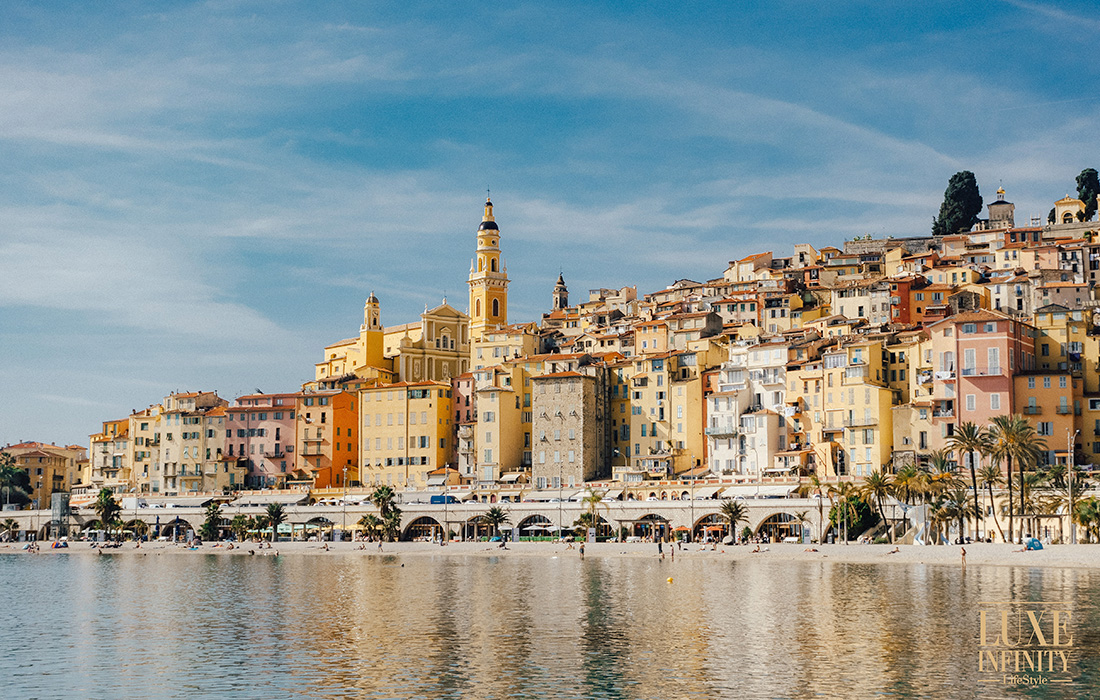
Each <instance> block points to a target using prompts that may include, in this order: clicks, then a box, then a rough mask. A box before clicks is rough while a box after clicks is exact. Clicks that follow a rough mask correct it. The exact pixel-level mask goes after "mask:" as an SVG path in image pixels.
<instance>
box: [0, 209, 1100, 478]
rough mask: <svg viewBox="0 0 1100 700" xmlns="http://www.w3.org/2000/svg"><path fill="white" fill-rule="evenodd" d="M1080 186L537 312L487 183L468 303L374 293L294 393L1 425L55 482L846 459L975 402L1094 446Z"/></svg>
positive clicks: (931, 438)
mask: <svg viewBox="0 0 1100 700" xmlns="http://www.w3.org/2000/svg"><path fill="white" fill-rule="evenodd" d="M1083 211H1084V204H1083V203H1081V202H1080V201H1079V200H1075V199H1072V198H1066V199H1064V200H1060V201H1059V202H1057V203H1056V204H1055V207H1054V217H1053V221H1051V222H1048V223H1047V224H1046V225H1041V224H1040V223H1039V222H1037V221H1031V222H1028V223H1029V225H1028V226H1023V227H1017V226H1016V216H1015V208H1014V205H1013V204H1012V203H1011V202H1009V201H1007V200H1006V199H1005V192H1004V191H1003V190H1000V191H998V193H997V199H996V200H995V201H993V202H991V203H990V204H989V206H988V218H987V219H983V220H981V221H980V222H979V224H978V225H977V226H975V227H974V229H973V230H972V231H969V232H963V233H959V234H956V235H950V236H941V237H922V238H911V239H910V238H900V239H894V238H885V239H870V238H857V239H854V240H851V241H847V242H845V243H844V245H843V247H832V246H825V247H821V248H820V249H817V248H814V247H813V246H811V245H808V244H798V245H796V246H794V249H793V250H792V251H774V250H772V251H760V252H757V253H754V254H752V255H748V256H746V257H743V258H741V259H738V260H732V261H729V262H728V264H726V265H723V266H718V267H716V268H714V269H712V270H711V271H710V273H711V274H712V275H714V277H713V278H712V279H704V280H703V281H695V280H689V279H681V280H676V281H674V282H673V283H672V284H670V285H669V286H668V287H667V288H665V289H661V290H658V291H655V292H652V293H649V294H642V295H640V296H639V294H638V291H637V289H636V288H634V287H630V286H620V287H615V286H609V287H607V288H599V289H592V290H590V291H589V293H588V295H587V298H584V297H582V298H581V299H579V300H576V295H571V294H570V293H569V289H568V287H567V284H566V275H565V273H564V272H563V273H562V274H559V276H558V277H557V280H556V283H555V284H554V285H553V287H552V288H551V289H547V290H546V293H547V302H548V304H547V311H546V312H545V313H543V314H542V315H541V317H540V318H538V319H535V320H516V319H512V318H510V317H509V309H508V293H509V286H510V284H511V282H512V280H511V279H510V278H509V276H508V270H507V267H506V265H505V261H504V255H503V251H504V250H505V249H506V248H507V247H509V246H510V244H509V243H508V235H507V232H506V231H505V230H504V229H502V227H501V226H500V225H498V223H497V221H496V218H495V215H494V209H493V203H492V201H489V200H487V201H486V202H485V207H484V212H483V217H482V220H481V222H480V224H479V225H478V226H477V227H476V230H475V231H474V232H473V235H472V236H471V239H470V243H471V247H472V249H473V252H474V258H473V260H472V262H471V266H470V270H469V273H468V277H467V285H468V289H469V298H468V306H467V308H466V310H465V311H462V310H459V309H456V308H454V307H453V306H451V305H449V304H448V303H447V302H446V300H443V301H442V303H440V304H439V305H437V306H436V307H434V308H431V309H428V308H426V309H425V311H424V313H423V314H422V315H421V317H420V319H419V321H417V322H414V323H408V324H403V325H391V326H386V325H384V323H383V318H382V309H383V303H384V300H382V299H379V298H378V297H377V296H376V295H375V294H374V293H371V294H370V295H369V296H368V297H367V299H366V301H365V303H364V307H363V319H362V323H361V325H360V327H359V330H358V334H357V335H353V336H351V337H349V338H347V339H344V340H340V341H337V342H335V343H332V344H329V345H325V346H324V347H323V348H322V351H321V358H320V361H319V362H318V363H317V364H316V365H315V366H314V368H313V369H312V371H311V372H307V374H306V378H305V381H302V382H301V383H300V384H297V385H295V386H294V387H288V389H287V390H286V391H284V392H283V393H274V394H262V393H259V392H256V393H253V394H248V395H245V396H240V397H237V398H235V399H233V400H229V399H226V398H222V397H219V396H218V395H217V394H215V393H213V392H190V393H188V392H176V393H172V394H170V395H168V396H166V397H165V398H164V399H163V400H161V401H160V402H158V403H156V404H153V405H151V406H149V407H148V408H146V409H143V410H140V411H135V412H134V413H133V414H132V415H130V416H127V417H116V418H113V419H110V420H106V421H104V423H103V424H102V426H101V428H100V429H99V430H97V432H96V433H95V434H93V435H91V436H90V438H89V447H88V450H87V460H86V461H85V462H83V463H82V464H80V465H78V462H79V455H78V453H77V452H75V451H74V448H71V447H70V448H57V447H56V446H42V445H41V444H39V443H25V444H21V445H14V446H9V447H8V448H5V449H6V450H8V451H10V452H11V453H12V454H16V455H17V458H18V459H19V460H20V461H19V464H20V465H21V468H27V469H29V470H31V471H33V475H32V481H33V482H34V483H35V497H36V498H39V499H46V498H48V497H49V495H50V493H53V492H58V491H69V490H71V491H72V492H73V493H74V497H75V494H89V493H93V492H95V491H97V490H98V489H100V488H107V489H110V490H112V491H114V492H116V493H128V492H139V493H149V494H153V493H161V494H186V493H193V492H194V493H197V492H230V491H234V490H239V489H267V488H278V489H281V488H291V487H295V486H310V487H313V488H336V489H339V488H346V487H348V486H367V485H389V486H393V487H394V488H398V489H424V488H429V487H432V486H439V485H441V484H463V485H466V486H468V487H470V488H492V487H493V486H494V485H500V484H508V485H517V484H519V485H528V486H529V487H530V488H533V489H541V488H561V487H562V486H563V485H564V486H567V487H569V486H572V487H576V486H580V485H582V484H583V483H584V482H586V481H591V480H594V479H600V480H604V481H606V480H613V481H618V482H622V483H624V484H625V483H635V484H637V483H643V482H646V481H650V480H665V479H675V478H692V479H694V478H698V477H704V476H716V475H717V476H721V477H726V478H730V479H733V480H735V481H754V480H757V481H758V480H762V479H781V478H789V479H797V478H799V477H805V476H807V475H809V474H816V475H817V476H818V477H819V478H821V479H843V478H853V477H864V476H867V475H869V474H871V473H873V472H876V471H891V470H895V469H897V468H898V467H899V466H900V465H902V464H906V463H916V462H923V461H927V460H929V459H930V458H931V457H932V455H933V454H934V453H935V452H936V451H937V450H949V449H950V444H951V438H952V436H953V435H954V434H955V431H956V429H957V428H958V426H959V425H961V424H962V423H966V422H973V423H976V424H978V425H986V424H988V422H989V421H990V420H991V419H992V418H993V417H995V416H998V415H1004V414H1009V413H1019V414H1022V415H1023V416H1024V417H1025V418H1026V419H1027V420H1028V421H1029V422H1030V423H1031V424H1032V425H1033V426H1034V427H1035V429H1036V431H1037V433H1038V434H1039V435H1041V436H1044V437H1046V438H1047V439H1048V446H1049V447H1050V449H1049V451H1048V452H1047V453H1046V454H1045V455H1044V456H1043V459H1044V460H1045V461H1049V462H1053V461H1055V460H1056V459H1057V455H1056V454H1055V452H1056V451H1057V450H1059V449H1061V450H1063V451H1064V447H1063V446H1064V445H1065V444H1066V441H1067V439H1069V438H1070V436H1073V435H1074V434H1076V435H1077V436H1078V437H1077V438H1076V443H1075V451H1076V452H1077V453H1078V455H1079V456H1078V457H1077V459H1079V460H1083V461H1085V462H1091V463H1097V462H1100V378H1098V372H1097V368H1098V367H1100V327H1098V325H1097V321H1098V319H1100V316H1098V314H1097V309H1098V308H1100V297H1098V295H1097V291H1096V286H1095V285H1096V279H1095V278H1096V274H1097V272H1100V241H1098V240H1097V236H1096V234H1097V229H1098V228H1100V224H1097V223H1095V222H1087V221H1081V220H1080V218H1081V215H1080V212H1083ZM611 282H616V283H617V281H612V280H609V283H611ZM571 300H575V301H574V303H572V304H571V303H570V302H571ZM1056 446H1057V447H1056ZM948 454H949V457H950V459H951V460H952V461H954V462H955V463H960V460H961V457H960V456H959V455H957V454H951V453H950V452H948ZM36 460H41V461H36ZM40 482H41V483H40Z"/></svg>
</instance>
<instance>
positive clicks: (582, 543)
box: [581, 542, 584, 559]
mask: <svg viewBox="0 0 1100 700" xmlns="http://www.w3.org/2000/svg"><path fill="white" fill-rule="evenodd" d="M581 559H584V542H581Z"/></svg>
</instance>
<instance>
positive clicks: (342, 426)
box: [287, 390, 359, 488]
mask: <svg viewBox="0 0 1100 700" xmlns="http://www.w3.org/2000/svg"><path fill="white" fill-rule="evenodd" d="M356 397H357V394H356V393H355V392H351V391H336V390H331V391H312V392H306V393H303V394H302V395H300V396H299V397H298V402H297V411H298V412H297V415H296V416H295V430H294V434H295V443H296V446H295V452H296V453H297V455H298V458H297V460H296V463H295V469H294V472H293V474H291V475H290V476H288V478H287V485H288V486H293V485H300V486H312V487H313V488H332V487H336V488H340V487H343V486H344V485H345V481H344V479H345V474H346V476H347V484H348V485H354V484H357V483H359V467H358V464H359V427H358V425H359V419H358V418H359V414H358V412H357V408H356V404H357V401H356Z"/></svg>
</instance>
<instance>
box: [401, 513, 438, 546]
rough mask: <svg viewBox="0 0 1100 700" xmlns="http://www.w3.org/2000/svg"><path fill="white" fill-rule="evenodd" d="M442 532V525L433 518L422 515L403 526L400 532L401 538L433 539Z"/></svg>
mask: <svg viewBox="0 0 1100 700" xmlns="http://www.w3.org/2000/svg"><path fill="white" fill-rule="evenodd" d="M442 534H443V525H442V524H441V523H440V522H439V521H438V520H436V519H435V518H432V517H430V516H427V515H423V516H421V517H419V518H417V519H416V520H413V521H412V522H411V523H409V524H408V525H406V526H405V531H404V532H403V533H402V534H401V539H402V540H418V539H421V540H422V539H429V540H434V539H435V538H437V537H440V536H442Z"/></svg>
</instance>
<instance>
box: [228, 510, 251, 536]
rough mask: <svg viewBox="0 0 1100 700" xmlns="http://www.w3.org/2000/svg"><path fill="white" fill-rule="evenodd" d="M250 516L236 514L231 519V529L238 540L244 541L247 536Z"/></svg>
mask: <svg viewBox="0 0 1100 700" xmlns="http://www.w3.org/2000/svg"><path fill="white" fill-rule="evenodd" d="M248 525H249V523H248V518H246V517H245V516H243V515H240V514H238V515H234V516H233V519H232V520H230V521H229V531H230V532H232V533H233V537H234V538H236V540H237V541H238V542H243V541H244V539H245V537H247V536H248Z"/></svg>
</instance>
